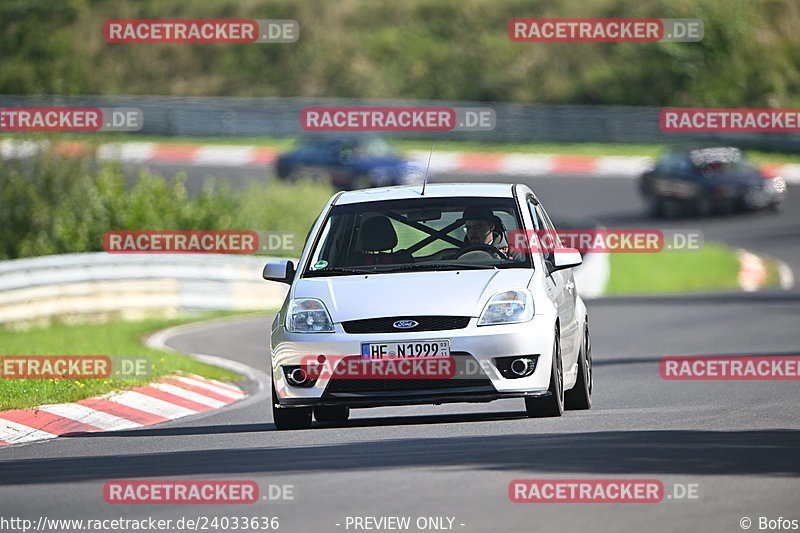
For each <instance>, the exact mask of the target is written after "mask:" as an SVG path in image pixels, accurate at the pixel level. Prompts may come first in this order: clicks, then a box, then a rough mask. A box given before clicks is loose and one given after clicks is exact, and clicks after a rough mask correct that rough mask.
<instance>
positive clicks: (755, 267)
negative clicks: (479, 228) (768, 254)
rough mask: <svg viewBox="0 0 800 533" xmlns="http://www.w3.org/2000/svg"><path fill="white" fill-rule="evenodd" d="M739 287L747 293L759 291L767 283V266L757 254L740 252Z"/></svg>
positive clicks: (745, 251)
mask: <svg viewBox="0 0 800 533" xmlns="http://www.w3.org/2000/svg"><path fill="white" fill-rule="evenodd" d="M737 255H738V257H739V275H738V276H737V280H738V282H739V287H741V289H742V290H743V291H745V292H753V291H756V290H758V288H759V287H761V286H762V285H763V284H764V282H766V281H767V265H766V264H765V263H764V261H763V260H762V259H761V258H760V257H759V256H757V255H756V254H753V253H750V252H748V251H747V250H738V253H737Z"/></svg>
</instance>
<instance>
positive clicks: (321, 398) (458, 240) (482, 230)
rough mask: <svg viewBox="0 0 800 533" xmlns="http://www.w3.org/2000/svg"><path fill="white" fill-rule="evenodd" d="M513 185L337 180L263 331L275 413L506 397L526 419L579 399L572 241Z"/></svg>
mask: <svg viewBox="0 0 800 533" xmlns="http://www.w3.org/2000/svg"><path fill="white" fill-rule="evenodd" d="M534 231H536V232H549V231H554V228H553V226H552V222H551V221H550V218H549V217H548V215H547V213H546V212H545V210H544V208H543V207H542V205H541V204H540V203H539V200H538V199H537V197H536V195H535V194H534V193H533V191H531V190H530V189H529V188H528V187H526V186H524V185H504V184H433V185H427V187H423V186H421V185H418V186H407V187H389V188H382V189H366V190H359V191H351V192H342V193H339V194H337V195H335V196H334V197H333V198H331V200H330V201H329V202H328V204H327V205H326V206H325V208H324V209H323V211H322V213H321V215H320V216H319V217H318V218H317V221H316V223H315V224H314V226H313V228H312V229H311V231H310V233H309V237H308V241H307V243H306V245H305V248H304V250H303V253H302V255H301V257H300V260H299V264H298V265H297V267H296V268H295V265H294V264H293V263H292V262H291V261H277V262H270V263H268V264H267V265H266V266H265V267H264V274H263V275H264V278H265V279H267V280H270V281H277V282H283V283H287V284H289V285H290V288H289V292H288V295H287V298H286V301H285V302H284V305H283V307H282V308H281V309H280V311H279V312H278V315H277V317H276V318H275V321H274V323H273V324H272V331H271V336H270V354H271V365H272V403H273V409H272V414H273V419H274V422H275V425H276V426H277V427H278V428H279V429H302V428H308V427H309V426H310V425H311V421H312V415H313V417H314V418H316V420H318V421H320V422H343V421H345V420H347V418H348V417H349V414H350V409H351V408H357V407H380V406H390V405H412V404H441V403H448V402H487V401H492V400H497V399H502V398H520V399H521V400H524V403H525V409H526V411H527V413H528V415H529V416H531V417H546V416H560V415H561V414H562V413H563V412H564V409H565V408H567V409H588V408H590V407H591V404H592V356H591V342H590V340H589V328H588V315H587V310H586V306H585V305H584V303H583V301H582V300H581V298H580V296H579V295H578V291H577V287H576V286H575V281H574V279H573V274H572V270H571V269H572V267H575V266H578V265H579V264H580V263H581V256H580V254H579V253H578V252H577V250H574V249H569V248H555V247H553V246H551V247H549V248H545V247H544V246H535V247H532V246H526V245H524V244H521V243H526V242H527V241H526V240H525V239H524V238H523V239H520V237H521V236H523V237H524V236H525V235H530V234H533V232H534Z"/></svg>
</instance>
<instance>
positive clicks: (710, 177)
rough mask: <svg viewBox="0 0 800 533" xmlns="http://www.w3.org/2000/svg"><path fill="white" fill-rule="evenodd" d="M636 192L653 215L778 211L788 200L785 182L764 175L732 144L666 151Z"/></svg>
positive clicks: (641, 181) (643, 178)
mask: <svg viewBox="0 0 800 533" xmlns="http://www.w3.org/2000/svg"><path fill="white" fill-rule="evenodd" d="M639 189H640V191H641V193H642V195H643V197H644V200H645V202H646V203H647V206H648V210H649V212H650V214H651V215H653V216H656V217H660V216H668V217H669V216H672V215H676V214H689V215H696V216H704V215H710V214H714V213H729V212H733V211H740V210H756V209H764V208H769V209H772V210H778V209H779V208H780V207H781V204H782V203H783V200H784V198H785V196H786V182H785V180H784V179H783V178H781V177H777V176H776V177H772V176H766V175H764V174H763V173H762V172H761V171H760V170H759V169H758V168H757V167H756V166H755V165H753V164H751V163H750V162H749V161H748V160H747V158H746V157H745V156H744V154H743V153H742V152H741V151H740V150H739V149H738V148H735V147H732V146H715V147H705V148H694V149H681V148H671V149H668V150H666V151H665V152H664V153H663V154H662V155H661V157H660V158H659V159H658V161H657V162H656V165H655V167H654V168H653V169H652V170H649V171H647V172H645V173H644V174H643V175H642V177H641V179H640V181H639Z"/></svg>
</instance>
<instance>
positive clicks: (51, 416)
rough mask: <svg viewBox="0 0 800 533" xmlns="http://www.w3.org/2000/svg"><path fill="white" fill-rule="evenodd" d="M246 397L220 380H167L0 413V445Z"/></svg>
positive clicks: (125, 424)
mask: <svg viewBox="0 0 800 533" xmlns="http://www.w3.org/2000/svg"><path fill="white" fill-rule="evenodd" d="M246 396H247V393H245V392H244V391H243V390H242V389H240V388H238V387H236V386H234V385H230V384H228V383H223V382H221V381H216V380H213V379H207V378H203V377H201V376H196V375H183V376H167V377H164V378H162V379H159V380H157V381H155V382H153V383H150V384H149V385H147V386H143V387H135V388H133V389H130V390H125V391H117V392H111V393H109V394H105V395H103V396H99V397H96V398H87V399H85V400H80V401H78V402H74V403H63V404H52V405H41V406H39V407H36V408H33V409H15V410H11V411H0V446H4V445H9V444H19V443H23V442H32V441H39V440H45V439H52V438H55V437H59V436H62V435H67V434H71V433H86V432H88V433H96V432H101V431H115V430H122V429H135V428H140V427H144V426H149V425H152V424H158V423H160V422H166V421H168V420H175V419H178V418H182V417H184V416H189V415H194V414H197V413H202V412H206V411H212V410H214V409H219V408H220V407H224V406H226V405H228V404H231V403H234V402H236V401H239V400H241V399H243V398H245V397H246Z"/></svg>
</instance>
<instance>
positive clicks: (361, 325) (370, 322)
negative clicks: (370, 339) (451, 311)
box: [342, 316, 470, 333]
mask: <svg viewBox="0 0 800 533" xmlns="http://www.w3.org/2000/svg"><path fill="white" fill-rule="evenodd" d="M469 319H470V317H468V316H396V317H384V318H367V319H364V320H350V321H348V322H342V327H344V331H345V333H400V332H404V331H441V330H445V329H464V328H465V327H467V325H468V324H469ZM398 320H414V321H415V322H417V323H418V325H417V326H416V327H413V328H408V329H399V328H395V327H394V326H393V325H392V324H394V323H395V322H397V321H398Z"/></svg>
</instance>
